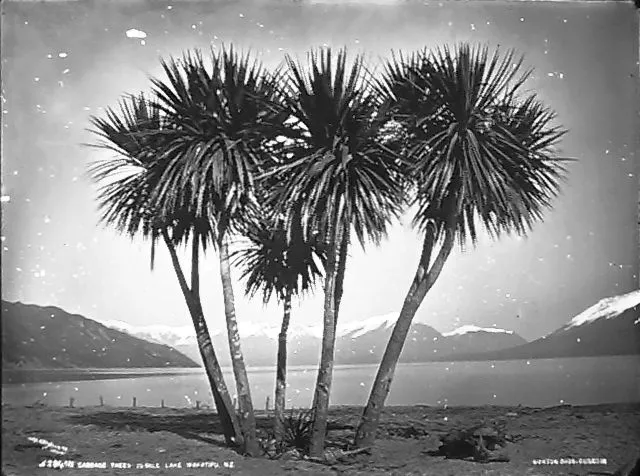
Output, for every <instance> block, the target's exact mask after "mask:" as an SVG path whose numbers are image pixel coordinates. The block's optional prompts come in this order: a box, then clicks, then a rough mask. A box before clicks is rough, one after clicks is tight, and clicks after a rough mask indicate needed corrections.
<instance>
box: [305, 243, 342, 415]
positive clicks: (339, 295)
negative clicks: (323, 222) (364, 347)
mask: <svg viewBox="0 0 640 476" xmlns="http://www.w3.org/2000/svg"><path fill="white" fill-rule="evenodd" d="M348 250H349V234H348V233H344V234H343V235H342V240H341V245H340V252H339V253H338V256H337V261H336V282H335V296H334V302H335V304H334V306H335V307H334V309H335V311H334V312H335V316H334V319H333V332H334V333H335V336H334V340H335V339H336V338H337V335H338V318H339V315H340V303H341V302H342V295H343V293H344V275H345V273H346V269H347V252H348ZM315 407H316V396H315V394H314V396H313V408H315Z"/></svg>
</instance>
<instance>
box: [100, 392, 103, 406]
mask: <svg viewBox="0 0 640 476" xmlns="http://www.w3.org/2000/svg"><path fill="white" fill-rule="evenodd" d="M100 406H101V407H104V398H102V395H100Z"/></svg>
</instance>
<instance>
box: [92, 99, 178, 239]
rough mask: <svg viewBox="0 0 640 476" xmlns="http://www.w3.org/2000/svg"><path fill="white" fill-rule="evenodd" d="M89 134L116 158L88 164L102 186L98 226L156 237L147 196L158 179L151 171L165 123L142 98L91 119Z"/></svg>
mask: <svg viewBox="0 0 640 476" xmlns="http://www.w3.org/2000/svg"><path fill="white" fill-rule="evenodd" d="M91 123H92V125H93V126H94V129H93V131H92V132H94V133H95V134H96V135H98V136H99V137H100V138H101V139H102V140H101V141H100V142H99V143H98V144H96V146H97V147H99V148H104V149H107V150H109V151H112V152H115V153H116V154H117V155H116V157H110V158H108V159H101V160H98V161H95V162H93V163H92V164H91V166H90V168H89V173H90V176H91V178H92V179H93V180H94V181H95V182H97V183H100V184H102V185H101V188H100V192H99V195H98V207H99V210H100V212H101V216H100V221H101V222H102V223H104V224H106V225H109V226H113V227H114V228H115V229H116V230H117V231H119V232H121V233H124V234H127V235H129V236H130V237H133V236H135V235H137V234H138V233H141V234H142V236H144V237H146V238H149V237H150V238H152V239H153V238H154V237H155V236H156V235H157V229H158V226H159V222H158V215H157V211H156V210H155V209H154V207H153V205H152V204H151V202H150V192H151V190H152V189H153V187H154V186H155V185H156V184H157V180H158V178H159V177H158V175H157V174H156V175H154V174H153V173H151V172H150V170H151V169H152V167H153V165H154V163H155V161H156V159H157V155H158V153H159V150H160V149H161V148H162V144H161V142H160V140H161V138H162V137H161V136H160V135H159V134H158V132H159V131H163V130H165V129H166V128H167V127H168V124H167V122H166V120H165V118H164V117H163V115H162V113H161V112H160V110H159V109H158V107H156V106H155V105H154V104H153V103H151V102H149V100H148V99H147V98H146V97H145V96H144V94H140V95H139V96H128V97H125V98H124V99H122V100H121V101H120V104H119V108H117V109H112V108H107V109H106V117H104V118H98V117H92V118H91Z"/></svg>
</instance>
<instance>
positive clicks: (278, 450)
mask: <svg viewBox="0 0 640 476" xmlns="http://www.w3.org/2000/svg"><path fill="white" fill-rule="evenodd" d="M313 418H314V413H313V409H310V410H304V409H299V410H295V409H293V408H292V409H291V411H290V412H289V414H288V415H283V416H282V417H281V423H282V429H283V432H282V435H281V438H280V439H279V440H278V439H277V438H276V435H275V433H274V431H273V430H270V431H268V433H267V437H266V438H265V439H263V440H262V447H263V451H264V452H265V453H266V455H267V456H268V457H269V458H272V459H279V458H281V457H282V456H285V455H288V456H291V457H294V458H297V457H302V456H303V455H306V454H307V453H308V451H309V445H310V443H311V435H312V433H313V421H314V420H313Z"/></svg>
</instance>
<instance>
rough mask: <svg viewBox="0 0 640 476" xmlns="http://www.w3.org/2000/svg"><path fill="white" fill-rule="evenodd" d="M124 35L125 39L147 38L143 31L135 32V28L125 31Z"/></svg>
mask: <svg viewBox="0 0 640 476" xmlns="http://www.w3.org/2000/svg"><path fill="white" fill-rule="evenodd" d="M125 34H126V35H127V38H146V37H147V34H146V33H145V32H144V31H142V30H136V29H135V28H132V29H130V30H127V32H126V33H125Z"/></svg>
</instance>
